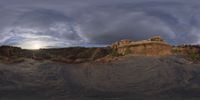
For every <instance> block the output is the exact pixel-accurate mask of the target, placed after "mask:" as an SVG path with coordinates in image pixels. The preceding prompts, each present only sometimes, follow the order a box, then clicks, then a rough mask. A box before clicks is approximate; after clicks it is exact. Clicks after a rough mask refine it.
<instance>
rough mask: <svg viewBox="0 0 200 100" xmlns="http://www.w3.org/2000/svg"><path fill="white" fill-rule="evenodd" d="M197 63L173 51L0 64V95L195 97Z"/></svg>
mask: <svg viewBox="0 0 200 100" xmlns="http://www.w3.org/2000/svg"><path fill="white" fill-rule="evenodd" d="M199 75H200V65H199V64H193V63H191V62H189V61H187V60H185V59H183V58H182V57H179V56H167V57H147V56H125V57H122V58H121V59H120V60H118V61H112V62H106V63H105V62H104V63H103V62H88V63H82V64H65V63H55V62H52V61H46V60H43V61H37V60H32V59H26V60H25V61H24V62H21V63H17V64H0V99H1V100H64V99H65V100H155V99H156V100H199V99H200V96H199V93H200V85H199V84H200V76H199Z"/></svg>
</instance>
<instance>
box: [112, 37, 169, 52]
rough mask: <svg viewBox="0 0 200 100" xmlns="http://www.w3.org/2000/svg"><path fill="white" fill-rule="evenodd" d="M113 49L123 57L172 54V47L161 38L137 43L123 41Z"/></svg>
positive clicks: (113, 46) (114, 45)
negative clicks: (128, 55) (129, 55)
mask: <svg viewBox="0 0 200 100" xmlns="http://www.w3.org/2000/svg"><path fill="white" fill-rule="evenodd" d="M112 48H113V49H114V50H116V51H117V52H118V53H119V54H122V55H127V54H132V55H145V56H165V55H171V54H172V46H170V45H169V44H167V43H166V42H165V41H164V40H163V39H162V38H161V37H160V36H155V37H152V38H150V39H148V40H142V41H136V42H133V41H130V40H126V41H124V40H122V41H120V42H116V43H115V44H113V45H112Z"/></svg>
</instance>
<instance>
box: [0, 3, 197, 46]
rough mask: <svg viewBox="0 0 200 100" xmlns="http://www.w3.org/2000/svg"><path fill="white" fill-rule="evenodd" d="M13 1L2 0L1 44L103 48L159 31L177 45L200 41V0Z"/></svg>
mask: <svg viewBox="0 0 200 100" xmlns="http://www.w3.org/2000/svg"><path fill="white" fill-rule="evenodd" d="M8 2H9V0H8V1H4V2H3V1H1V4H2V5H4V6H1V10H0V13H1V15H0V17H1V19H0V23H1V25H0V39H1V40H0V44H1V45H3V44H7V45H17V46H24V47H25V45H30V44H32V43H35V42H38V41H39V42H40V43H41V44H43V46H44V47H52V46H53V47H55V46H57V47H63V46H77V45H84V46H89V45H93V46H94V45H96V46H97V45H108V44H111V43H113V42H115V41H118V40H120V39H126V38H128V39H132V40H140V39H147V38H149V37H151V36H154V35H161V36H162V37H164V38H165V39H166V40H167V42H170V43H171V44H183V43H199V41H200V36H199V27H200V19H199V17H200V7H199V5H200V3H198V2H196V1H195V0H191V1H190V2H189V1H187V0H182V1H180V0H168V1H161V0H150V1H146V0H126V1H125V0H101V1H99V0H85V1H81V0H67V1H66V0H58V1H55V0H47V1H39V0H36V1H34V2H32V1H25V0H16V1H15V4H14V2H13V3H11V4H9V3H8ZM5 5H6V6H5ZM24 43H26V44H24Z"/></svg>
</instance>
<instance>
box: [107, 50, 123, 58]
mask: <svg viewBox="0 0 200 100" xmlns="http://www.w3.org/2000/svg"><path fill="white" fill-rule="evenodd" d="M110 55H111V56H112V57H119V56H122V55H121V54H119V53H118V52H117V51H116V50H112V52H111V53H110Z"/></svg>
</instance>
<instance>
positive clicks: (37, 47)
mask: <svg viewBox="0 0 200 100" xmlns="http://www.w3.org/2000/svg"><path fill="white" fill-rule="evenodd" d="M41 47H42V46H41V44H40V43H34V44H33V45H32V46H31V49H35V50H37V49H40V48H41Z"/></svg>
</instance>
